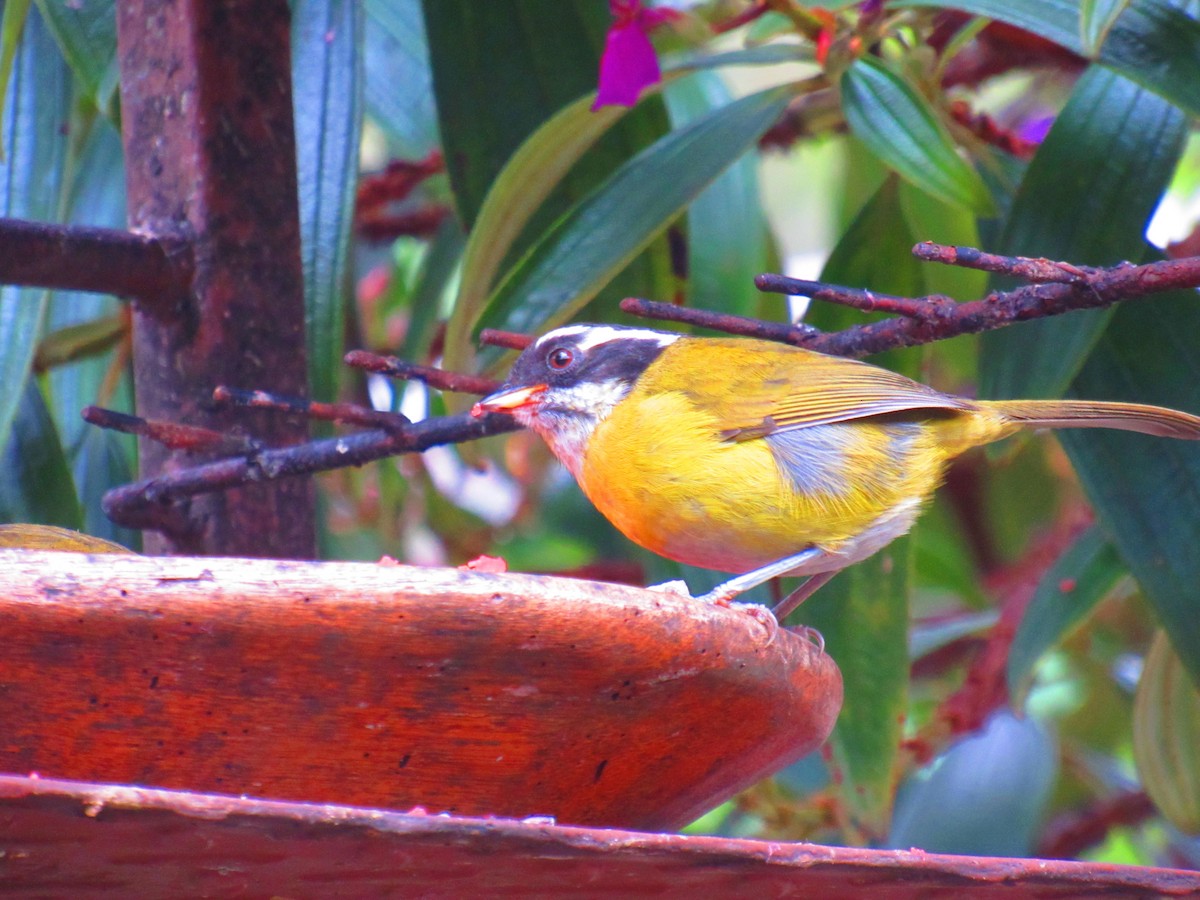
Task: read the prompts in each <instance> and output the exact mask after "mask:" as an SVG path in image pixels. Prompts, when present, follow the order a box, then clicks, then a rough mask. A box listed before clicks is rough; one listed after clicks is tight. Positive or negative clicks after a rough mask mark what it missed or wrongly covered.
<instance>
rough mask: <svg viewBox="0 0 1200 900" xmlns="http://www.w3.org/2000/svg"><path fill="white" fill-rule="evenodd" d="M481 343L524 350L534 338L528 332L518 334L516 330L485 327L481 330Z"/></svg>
mask: <svg viewBox="0 0 1200 900" xmlns="http://www.w3.org/2000/svg"><path fill="white" fill-rule="evenodd" d="M479 343H481V344H483V345H485V346H488V347H504V348H505V349H507V350H524V349H525V348H526V347H528V346H529V345H530V344H532V343H533V338H531V337H530V336H529V335H527V334H517V333H516V332H515V331H500V330H499V329H497V328H485V329H483V331H481V332H479Z"/></svg>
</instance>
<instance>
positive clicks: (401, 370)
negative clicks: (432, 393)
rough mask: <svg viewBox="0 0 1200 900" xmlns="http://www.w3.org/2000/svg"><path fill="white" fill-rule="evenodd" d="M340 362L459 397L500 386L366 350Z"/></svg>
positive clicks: (355, 351) (350, 353)
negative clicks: (418, 382) (421, 383)
mask: <svg viewBox="0 0 1200 900" xmlns="http://www.w3.org/2000/svg"><path fill="white" fill-rule="evenodd" d="M343 361H344V362H345V363H346V365H348V366H353V367H354V368H356V369H366V370H367V371H368V372H377V373H378V374H380V375H388V376H390V377H392V378H400V379H403V380H405V381H411V380H413V379H416V380H417V381H423V382H425V383H426V384H427V385H429V386H430V387H434V388H438V389H439V390H443V391H455V392H457V393H460V394H478V395H479V396H483V395H485V394H490V393H492V392H493V391H494V390H496V388H498V387H500V382H498V381H496V380H495V379H494V378H484V377H483V376H481V375H464V374H462V373H461V372H447V371H446V370H445V369H439V368H437V367H435V366H422V365H418V364H417V363H410V362H406V361H405V360H403V359H399V358H398V357H395V356H383V355H381V354H379V353H371V352H370V351H368V350H351V351H350V352H349V353H347V354H346V355H345V357H344V358H343Z"/></svg>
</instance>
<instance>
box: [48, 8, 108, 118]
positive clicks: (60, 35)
mask: <svg viewBox="0 0 1200 900" xmlns="http://www.w3.org/2000/svg"><path fill="white" fill-rule="evenodd" d="M37 6H38V10H39V11H40V12H41V14H42V17H43V19H45V22H46V25H47V26H49V28H50V32H51V33H52V34H53V35H54V39H55V40H56V41H58V45H59V47H61V48H62V54H63V56H64V57H65V58H66V60H67V64H68V65H69V66H70V67H71V71H72V72H73V73H74V74H75V83H76V86H77V87H78V88H79V89H80V90H82V91H83V93H84V95H85V96H86V97H87V98H88V99H89V100H91V101H92V102H93V103H94V104H95V105H96V107H97V108H98V109H100V110H102V111H105V112H115V110H114V109H112V107H114V106H115V104H114V103H113V100H114V98H115V95H116V88H117V11H116V0H86V2H75V3H72V2H64V0H38V4H37Z"/></svg>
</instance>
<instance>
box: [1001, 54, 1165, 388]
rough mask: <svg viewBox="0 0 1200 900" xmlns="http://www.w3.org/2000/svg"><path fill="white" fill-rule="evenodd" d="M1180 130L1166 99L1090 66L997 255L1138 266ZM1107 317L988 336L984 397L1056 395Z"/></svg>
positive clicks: (1030, 176)
mask: <svg viewBox="0 0 1200 900" xmlns="http://www.w3.org/2000/svg"><path fill="white" fill-rule="evenodd" d="M1186 131H1187V120H1186V117H1185V116H1184V115H1183V114H1182V113H1181V112H1179V110H1178V109H1176V108H1175V107H1173V106H1172V105H1171V104H1170V103H1168V102H1167V101H1165V100H1163V99H1162V98H1160V97H1158V96H1156V95H1154V94H1152V93H1151V92H1149V91H1147V90H1146V89H1145V88H1141V87H1139V86H1138V85H1136V84H1134V83H1133V82H1131V81H1129V80H1128V79H1126V78H1124V77H1122V76H1121V75H1117V74H1115V73H1113V72H1110V71H1107V70H1105V69H1103V68H1099V67H1093V68H1091V69H1089V70H1088V71H1087V72H1086V73H1084V75H1083V77H1082V78H1080V79H1079V82H1078V83H1077V84H1076V86H1075V89H1074V91H1073V92H1072V94H1071V98H1070V100H1069V101H1068V102H1067V105H1066V107H1065V108H1064V109H1063V111H1062V113H1061V114H1060V115H1059V116H1058V119H1057V120H1056V121H1055V123H1054V126H1053V127H1052V128H1051V129H1050V133H1049V134H1048V135H1047V136H1046V140H1045V141H1044V142H1043V144H1042V146H1041V148H1040V149H1039V150H1038V153H1037V155H1036V156H1035V157H1034V159H1033V160H1032V162H1031V163H1030V164H1029V167H1028V169H1027V170H1026V173H1025V177H1024V179H1023V180H1022V182H1021V186H1020V188H1019V189H1018V191H1017V196H1016V198H1015V199H1014V201H1013V204H1012V208H1011V210H1010V212H1009V216H1008V221H1007V223H1006V225H1005V228H1004V232H1003V235H1002V237H1001V239H1000V241H999V242H998V245H997V247H996V249H997V251H998V252H1000V253H1009V254H1019V255H1023V256H1045V257H1049V258H1051V259H1065V260H1070V261H1071V262H1074V263H1089V264H1093V265H1112V264H1115V263H1118V262H1121V261H1122V260H1126V259H1140V257H1141V254H1142V247H1143V244H1144V239H1143V234H1144V232H1145V229H1146V225H1147V223H1148V222H1149V219H1150V216H1151V215H1152V214H1153V213H1154V210H1155V208H1156V207H1157V206H1158V201H1159V198H1160V197H1161V196H1162V193H1163V191H1164V190H1165V189H1166V187H1167V184H1168V183H1169V182H1170V179H1171V176H1172V174H1173V172H1174V170H1175V166H1176V163H1177V162H1178V160H1179V157H1180V154H1181V153H1182V151H1183V140H1184V136H1185V134H1186ZM1065 210H1069V211H1070V213H1069V214H1064V211H1065ZM1112 314H1113V313H1112V310H1111V309H1106V310H1094V311H1093V310H1089V311H1086V312H1075V313H1071V314H1070V315H1068V316H1059V317H1056V318H1051V319H1043V320H1041V321H1038V322H1028V323H1022V324H1019V325H1015V326H1013V327H1011V328H1004V329H1001V330H999V331H993V332H990V333H988V334H986V335H984V336H983V340H982V348H983V349H982V356H981V368H980V392H981V394H983V396H985V397H1057V396H1061V394H1062V392H1063V391H1064V390H1065V389H1066V387H1067V384H1068V383H1069V382H1070V380H1071V378H1072V377H1073V376H1074V374H1075V373H1076V372H1077V371H1078V370H1079V367H1080V366H1081V365H1082V364H1083V361H1084V359H1085V358H1086V356H1087V354H1088V352H1089V350H1090V349H1091V347H1092V345H1093V344H1094V343H1095V341H1096V340H1097V338H1098V337H1099V336H1100V334H1101V333H1102V332H1103V331H1104V328H1105V325H1106V324H1107V322H1108V320H1109V318H1110V317H1111V316H1112Z"/></svg>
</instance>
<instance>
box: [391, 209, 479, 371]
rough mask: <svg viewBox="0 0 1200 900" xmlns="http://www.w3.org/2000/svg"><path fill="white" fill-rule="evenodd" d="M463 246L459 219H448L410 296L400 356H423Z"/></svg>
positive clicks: (420, 357) (427, 255)
mask: <svg viewBox="0 0 1200 900" xmlns="http://www.w3.org/2000/svg"><path fill="white" fill-rule="evenodd" d="M465 246H466V237H465V236H464V235H463V233H462V229H461V228H459V226H458V222H457V221H455V220H454V219H453V218H447V219H446V221H444V222H443V223H442V224H441V227H439V228H438V231H437V234H435V235H434V236H433V240H432V241H431V242H430V244H429V249H428V251H427V252H426V253H425V258H424V259H423V260H422V261H421V271H420V273H419V274H418V275H417V282H416V285H415V286H414V287H413V290H412V296H411V297H410V298H409V306H410V309H411V312H410V315H409V320H408V331H407V332H405V335H404V346H403V347H402V348H401V351H400V355H401V357H402V358H404V359H422V358H423V355H424V354H425V353H426V352H427V351H428V349H429V345H430V343H431V342H432V340H433V336H434V334H435V332H436V330H437V323H438V311H439V309H440V308H441V304H442V298H443V295H444V294H445V293H446V290H447V287H448V285H449V284H450V282H451V280H452V278H453V277H454V273H455V271H456V270H457V267H458V263H459V260H461V259H462V255H463V249H464V248H465Z"/></svg>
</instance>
